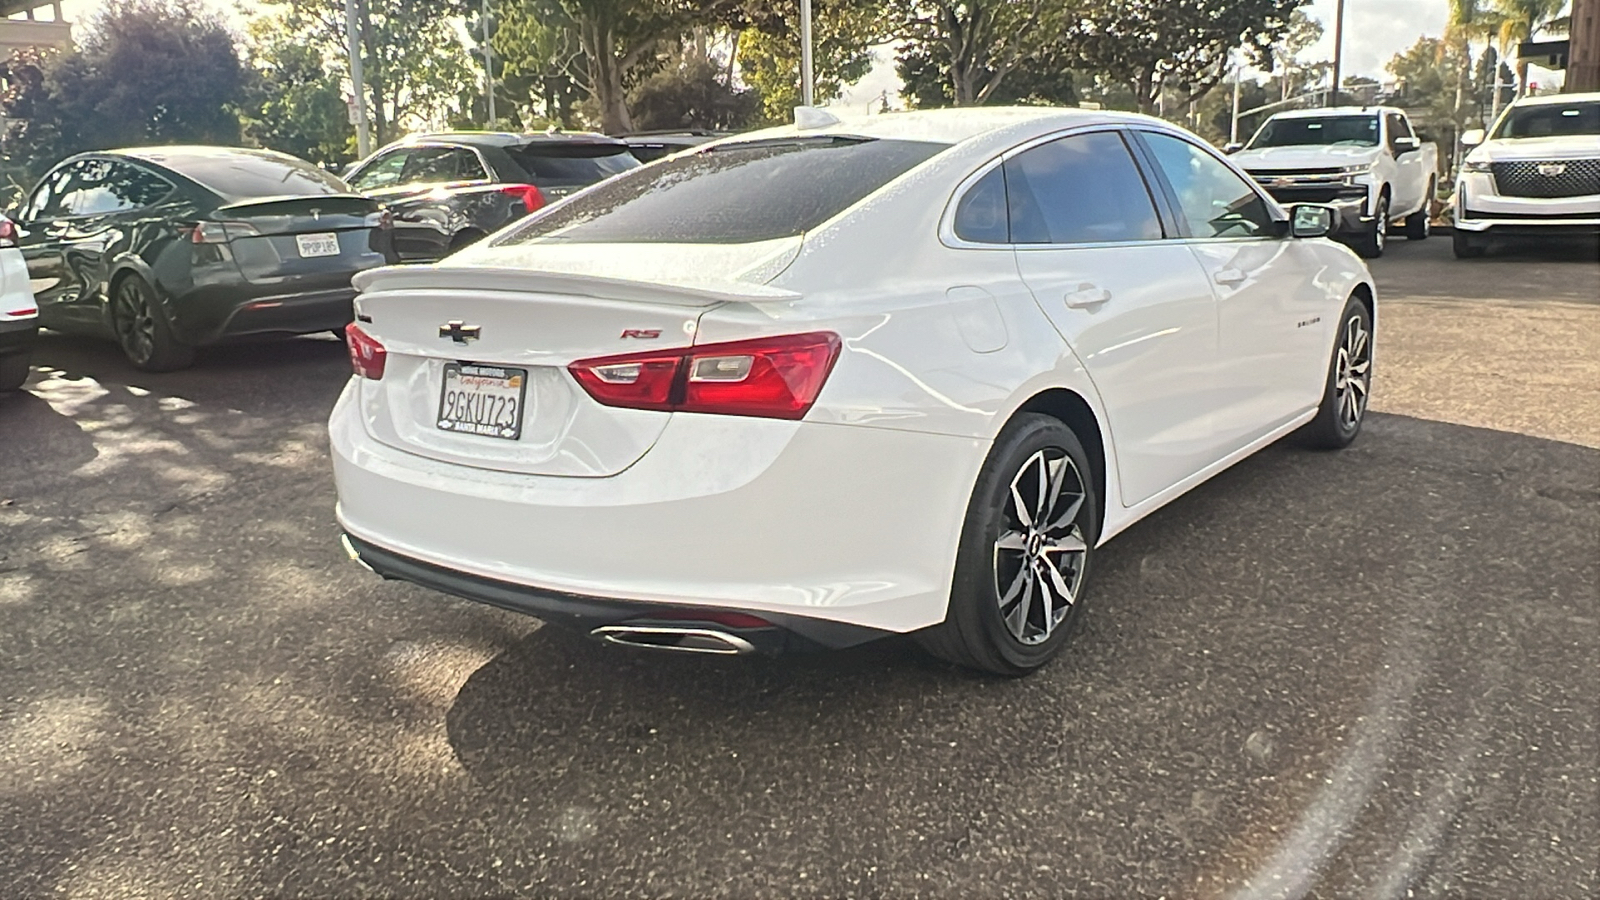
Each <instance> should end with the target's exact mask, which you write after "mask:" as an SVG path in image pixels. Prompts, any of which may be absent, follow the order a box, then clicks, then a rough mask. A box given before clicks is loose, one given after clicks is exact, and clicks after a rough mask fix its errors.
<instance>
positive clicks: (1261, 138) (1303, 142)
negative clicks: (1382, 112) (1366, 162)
mask: <svg viewBox="0 0 1600 900" xmlns="http://www.w3.org/2000/svg"><path fill="white" fill-rule="evenodd" d="M1332 144H1344V145H1347V146H1360V147H1376V146H1378V117H1377V116H1316V117H1307V116H1296V117H1294V118H1288V119H1271V120H1269V121H1268V122H1267V124H1265V125H1263V126H1261V130H1260V131H1258V132H1256V136H1255V137H1254V138H1252V139H1251V140H1250V149H1251V150H1256V149H1259V148H1261V147H1306V146H1329V145H1332Z"/></svg>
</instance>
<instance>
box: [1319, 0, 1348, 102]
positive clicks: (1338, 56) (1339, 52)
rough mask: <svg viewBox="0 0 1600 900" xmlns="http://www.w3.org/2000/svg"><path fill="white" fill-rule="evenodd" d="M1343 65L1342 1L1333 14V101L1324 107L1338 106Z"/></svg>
mask: <svg viewBox="0 0 1600 900" xmlns="http://www.w3.org/2000/svg"><path fill="white" fill-rule="evenodd" d="M1343 63H1344V0H1339V6H1338V8H1337V10H1336V11H1335V12H1334V14H1333V99H1332V101H1331V102H1329V103H1324V104H1323V105H1324V106H1338V105H1339V70H1340V69H1341V68H1342V64H1343Z"/></svg>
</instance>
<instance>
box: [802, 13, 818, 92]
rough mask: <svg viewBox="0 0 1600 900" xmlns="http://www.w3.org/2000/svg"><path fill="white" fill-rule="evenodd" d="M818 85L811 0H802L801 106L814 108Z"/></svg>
mask: <svg viewBox="0 0 1600 900" xmlns="http://www.w3.org/2000/svg"><path fill="white" fill-rule="evenodd" d="M816 100H817V84H816V81H815V80H814V78H813V76H812V74H811V0H800V105H801V106H814V105H816Z"/></svg>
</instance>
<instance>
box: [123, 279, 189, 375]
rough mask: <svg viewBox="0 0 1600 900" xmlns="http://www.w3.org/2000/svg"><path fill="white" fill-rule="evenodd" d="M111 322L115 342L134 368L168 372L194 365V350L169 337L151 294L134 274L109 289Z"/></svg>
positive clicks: (174, 337)
mask: <svg viewBox="0 0 1600 900" xmlns="http://www.w3.org/2000/svg"><path fill="white" fill-rule="evenodd" d="M111 322H112V325H113V326H114V327H115V328H116V331H117V343H118V344H120V345H122V352H123V353H124V354H125V355H126V356H127V357H128V361H129V362H131V363H133V365H134V366H135V367H136V368H139V369H143V370H144V371H146V372H172V371H175V370H177V369H185V368H188V367H189V366H190V365H192V364H193V363H194V348H193V347H191V346H189V345H188V344H185V343H183V342H181V341H179V340H178V339H177V337H176V336H174V335H173V333H172V326H171V325H169V324H168V323H167V317H166V315H165V313H163V312H162V310H161V308H160V305H159V304H158V303H156V301H155V292H154V291H153V290H151V288H150V285H148V284H146V283H145V281H144V279H143V278H140V277H139V276H137V275H129V276H126V277H125V278H123V279H122V280H120V281H118V282H117V285H116V287H115V288H113V290H112V295H111Z"/></svg>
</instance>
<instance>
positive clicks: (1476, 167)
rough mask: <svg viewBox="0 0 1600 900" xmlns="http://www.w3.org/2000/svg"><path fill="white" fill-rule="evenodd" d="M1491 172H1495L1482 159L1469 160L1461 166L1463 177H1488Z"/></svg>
mask: <svg viewBox="0 0 1600 900" xmlns="http://www.w3.org/2000/svg"><path fill="white" fill-rule="evenodd" d="M1491 171H1493V170H1492V169H1490V168H1489V164H1488V163H1487V162H1484V161H1483V160H1481V159H1469V160H1467V161H1466V162H1464V163H1462V164H1461V174H1463V175H1487V174H1489V173H1490V172H1491Z"/></svg>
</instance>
